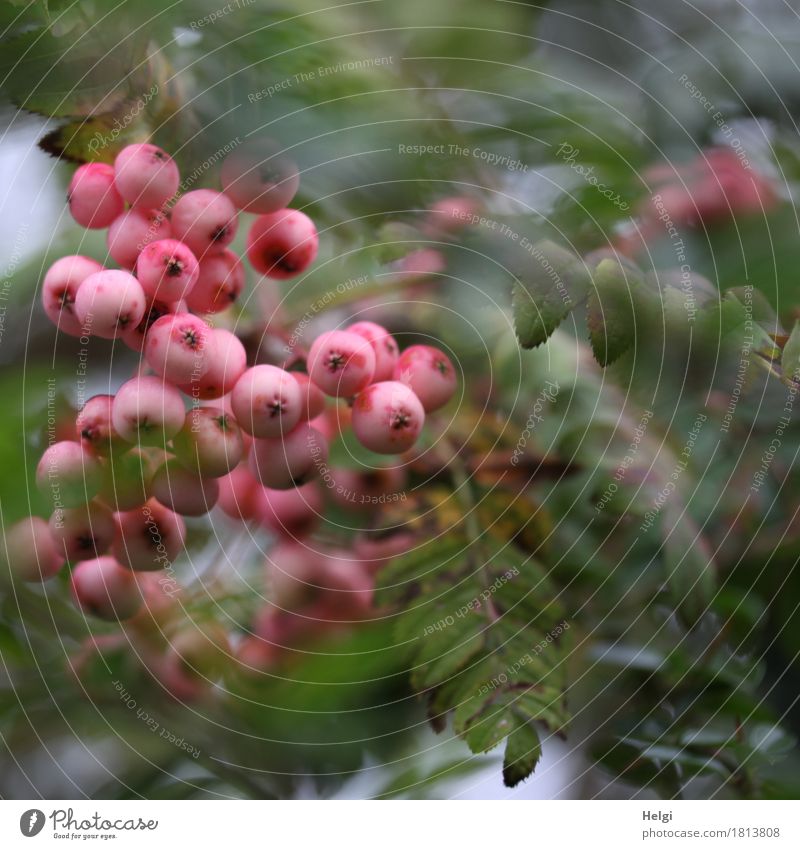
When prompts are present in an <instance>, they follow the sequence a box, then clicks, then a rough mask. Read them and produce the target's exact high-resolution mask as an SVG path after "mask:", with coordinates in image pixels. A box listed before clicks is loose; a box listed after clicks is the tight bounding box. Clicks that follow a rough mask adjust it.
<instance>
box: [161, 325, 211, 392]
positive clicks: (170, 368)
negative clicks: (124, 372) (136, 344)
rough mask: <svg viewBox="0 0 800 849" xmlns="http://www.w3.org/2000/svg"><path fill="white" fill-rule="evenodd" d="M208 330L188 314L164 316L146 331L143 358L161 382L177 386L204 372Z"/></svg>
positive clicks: (206, 363) (209, 330) (207, 363)
mask: <svg viewBox="0 0 800 849" xmlns="http://www.w3.org/2000/svg"><path fill="white" fill-rule="evenodd" d="M210 333H211V328H210V327H209V326H208V325H207V324H206V323H205V322H204V321H203V319H202V318H198V317H197V316H196V315H192V314H191V313H178V314H175V315H165V316H162V317H161V318H159V319H158V321H156V322H155V324H153V326H152V327H151V328H150V329H149V330H148V331H147V336H146V338H145V340H144V358H145V360H147V364H148V365H149V366H150V368H152V369H153V371H155V372H156V373H157V374H159V375H161V377H163V378H164V380H168V381H169V382H170V383H173V384H176V385H178V386H181V385H183V384H188V383H191V381H192V380H199V379H200V378H201V377H202V376H203V375H204V374H205V373H206V371H208V368H209V362H208V360H207V358H206V342H207V340H208V337H209V335H210Z"/></svg>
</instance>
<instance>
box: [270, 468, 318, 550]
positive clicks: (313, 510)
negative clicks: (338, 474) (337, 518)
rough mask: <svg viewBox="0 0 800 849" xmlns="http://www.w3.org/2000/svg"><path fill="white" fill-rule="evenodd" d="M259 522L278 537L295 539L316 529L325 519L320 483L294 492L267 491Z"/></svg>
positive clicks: (296, 489)
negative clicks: (279, 535)
mask: <svg viewBox="0 0 800 849" xmlns="http://www.w3.org/2000/svg"><path fill="white" fill-rule="evenodd" d="M263 492H264V498H263V499H261V500H260V507H259V511H258V518H259V521H260V522H261V524H262V525H264V527H266V528H269V529H270V530H271V531H274V532H275V533H277V534H281V535H283V536H287V537H291V538H296V537H300V536H305V535H306V534H308V533H309V532H310V531H312V530H313V529H314V527H315V526H316V525H317V523H318V522H319V520H320V517H321V516H322V510H323V504H322V494H321V492H320V488H319V483H318V482H317V481H312V482H311V483H307V484H305V485H304V486H298V487H296V488H294V489H264V490H263Z"/></svg>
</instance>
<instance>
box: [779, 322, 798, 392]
mask: <svg viewBox="0 0 800 849" xmlns="http://www.w3.org/2000/svg"><path fill="white" fill-rule="evenodd" d="M781 369H782V370H783V374H784V376H785V377H788V378H792V379H795V378H796V377H797V376H798V371H799V370H800V321H796V322H795V323H794V327H793V328H792V332H791V333H790V334H789V338H788V339H787V340H786V344H785V345H784V346H783V354H782V355H781Z"/></svg>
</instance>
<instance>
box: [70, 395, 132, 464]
mask: <svg viewBox="0 0 800 849" xmlns="http://www.w3.org/2000/svg"><path fill="white" fill-rule="evenodd" d="M113 401H114V396H113V395H93V396H92V397H91V398H90V399H89V400H88V401H87V402H86V403H85V404H84V405H83V409H82V410H81V411H80V412H79V413H78V417H77V418H76V419H75V430H76V431H77V434H78V439H80V440H81V443H82V444H83V445H84V447H86V448H89V449H91V450H92V451H94V453H95V454H100V455H101V456H104V455H106V454H109V453H110V452H111V451H112V450H113V448H114V447H120V445H121V443H120V438H119V436H117V434H116V432H115V430H114V426H113V425H112V424H111V405H112V403H113Z"/></svg>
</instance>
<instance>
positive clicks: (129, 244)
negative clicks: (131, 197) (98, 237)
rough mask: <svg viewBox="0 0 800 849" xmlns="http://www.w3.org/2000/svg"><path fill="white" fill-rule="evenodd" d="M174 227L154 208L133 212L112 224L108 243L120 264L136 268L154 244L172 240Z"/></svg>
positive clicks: (110, 250)
mask: <svg viewBox="0 0 800 849" xmlns="http://www.w3.org/2000/svg"><path fill="white" fill-rule="evenodd" d="M171 236H172V225H171V224H170V223H169V219H168V218H167V217H166V215H164V213H163V212H159V211H158V210H154V209H129V210H128V211H127V212H123V213H122V215H120V216H119V217H118V218H115V219H114V220H113V221H112V222H111V226H110V227H109V228H108V235H107V237H106V242H107V244H108V253H109V255H110V256H111V258H112V259H113V260H114V262H116V263H117V265H121V266H122V267H123V268H128V269H131V270H132V269H134V268H135V267H136V260H137V259H138V258H139V254H140V253H141V252H142V251H143V250H144V248H145V247H146V246H147V245H149V244H150V243H151V242H156V241H158V240H160V239H169V238H170V237H171Z"/></svg>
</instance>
